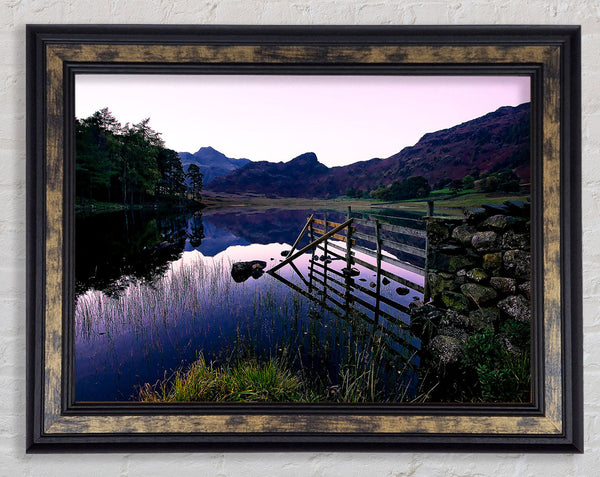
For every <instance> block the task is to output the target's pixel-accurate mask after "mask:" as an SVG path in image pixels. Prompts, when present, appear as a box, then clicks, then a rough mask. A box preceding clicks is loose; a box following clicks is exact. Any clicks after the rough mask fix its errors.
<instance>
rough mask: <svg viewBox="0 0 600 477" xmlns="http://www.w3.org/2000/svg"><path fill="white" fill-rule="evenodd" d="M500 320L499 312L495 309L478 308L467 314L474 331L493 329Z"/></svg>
mask: <svg viewBox="0 0 600 477" xmlns="http://www.w3.org/2000/svg"><path fill="white" fill-rule="evenodd" d="M499 319H500V310H498V308H496V307H489V308H479V309H477V310H473V311H472V312H471V313H469V322H470V324H471V327H472V328H473V329H474V330H475V331H483V330H485V329H489V328H494V326H495V324H496V323H497V321H498V320H499Z"/></svg>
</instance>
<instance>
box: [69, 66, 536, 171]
mask: <svg viewBox="0 0 600 477" xmlns="http://www.w3.org/2000/svg"><path fill="white" fill-rule="evenodd" d="M75 85H76V93H75V110H76V111H75V114H76V116H77V117H78V118H85V117H88V116H91V115H92V114H93V113H94V112H95V111H97V110H99V109H101V108H103V107H108V108H109V109H110V110H111V111H112V113H113V114H114V116H115V117H116V118H117V119H118V120H119V121H120V122H121V123H127V122H129V123H136V122H139V121H140V120H142V119H144V118H147V117H149V118H150V126H151V127H152V128H153V129H154V130H156V131H158V132H160V133H162V138H163V139H164V141H165V144H166V146H167V147H169V148H171V149H174V150H176V151H178V152H184V151H186V152H196V151H197V150H198V149H200V147H203V146H212V147H213V148H215V149H217V150H218V151H220V152H222V153H224V154H225V155H227V156H229V157H234V158H242V157H245V158H248V159H251V160H253V161H263V160H264V161H272V162H279V161H284V162H285V161H289V160H290V159H293V158H294V157H296V156H298V155H299V154H302V153H304V152H314V153H316V154H317V157H318V158H319V160H320V161H321V162H322V163H324V164H326V165H327V166H329V167H332V166H339V165H345V164H349V163H353V162H356V161H363V160H367V159H372V158H374V157H380V158H385V157H389V156H391V155H392V154H395V153H397V152H398V151H400V150H401V149H403V148H404V147H406V146H412V145H414V144H415V143H416V142H417V141H418V140H419V139H420V138H421V137H422V136H423V135H424V134H426V133H428V132H433V131H437V130H440V129H445V128H449V127H452V126H454V125H456V124H459V123H462V122H465V121H468V120H470V119H474V118H476V117H479V116H482V115H484V114H486V113H488V112H491V111H495V110H496V109H498V108H499V107H501V106H516V105H519V104H521V103H524V102H527V101H529V100H530V79H529V77H512V76H511V77H507V76H503V77H499V76H495V77H485V76H266V75H261V76H247V75H227V76H220V75H177V76H166V75H78V76H77V77H76V83H75Z"/></svg>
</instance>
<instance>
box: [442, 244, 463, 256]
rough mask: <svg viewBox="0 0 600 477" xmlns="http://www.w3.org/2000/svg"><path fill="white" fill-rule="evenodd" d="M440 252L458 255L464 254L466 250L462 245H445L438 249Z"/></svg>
mask: <svg viewBox="0 0 600 477" xmlns="http://www.w3.org/2000/svg"><path fill="white" fill-rule="evenodd" d="M438 251H440V252H443V253H448V254H451V255H456V254H458V253H464V249H463V248H462V247H461V246H460V245H454V244H445V245H441V246H439V247H438Z"/></svg>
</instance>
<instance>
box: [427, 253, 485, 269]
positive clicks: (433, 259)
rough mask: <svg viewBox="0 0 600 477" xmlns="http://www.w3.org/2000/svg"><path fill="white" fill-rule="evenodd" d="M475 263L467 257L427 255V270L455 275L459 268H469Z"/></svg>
mask: <svg viewBox="0 0 600 477" xmlns="http://www.w3.org/2000/svg"><path fill="white" fill-rule="evenodd" d="M474 265H476V261H475V259H474V258H472V257H468V256H467V255H448V254H445V253H431V254H430V255H429V268H430V269H433V270H439V271H441V272H450V273H456V272H457V271H459V270H460V269H461V268H470V267H473V266H474Z"/></svg>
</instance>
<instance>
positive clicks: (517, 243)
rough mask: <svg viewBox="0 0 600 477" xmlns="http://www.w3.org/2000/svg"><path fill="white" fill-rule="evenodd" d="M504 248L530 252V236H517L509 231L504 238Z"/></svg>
mask: <svg viewBox="0 0 600 477" xmlns="http://www.w3.org/2000/svg"><path fill="white" fill-rule="evenodd" d="M502 248H503V249H505V250H507V249H517V250H529V249H530V243H529V235H528V234H517V233H515V232H513V231H512V230H509V231H508V232H506V233H505V234H504V235H503V236H502Z"/></svg>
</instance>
